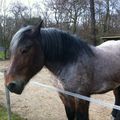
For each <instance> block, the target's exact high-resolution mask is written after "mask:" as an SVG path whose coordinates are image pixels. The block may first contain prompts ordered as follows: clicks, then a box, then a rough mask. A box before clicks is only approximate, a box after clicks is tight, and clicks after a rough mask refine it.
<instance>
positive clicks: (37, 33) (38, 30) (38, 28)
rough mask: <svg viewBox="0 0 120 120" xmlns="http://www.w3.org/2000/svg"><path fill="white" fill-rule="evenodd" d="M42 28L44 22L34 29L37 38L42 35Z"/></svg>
mask: <svg viewBox="0 0 120 120" xmlns="http://www.w3.org/2000/svg"><path fill="white" fill-rule="evenodd" d="M42 26H43V20H42V21H41V22H40V23H39V24H38V25H36V27H35V28H34V29H33V34H34V35H35V36H37V35H39V34H40V29H41V28H42Z"/></svg>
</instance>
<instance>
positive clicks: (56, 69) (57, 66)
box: [45, 61, 64, 76]
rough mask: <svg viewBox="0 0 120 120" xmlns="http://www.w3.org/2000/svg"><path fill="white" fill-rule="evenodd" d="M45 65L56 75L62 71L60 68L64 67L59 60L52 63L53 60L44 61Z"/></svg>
mask: <svg viewBox="0 0 120 120" xmlns="http://www.w3.org/2000/svg"><path fill="white" fill-rule="evenodd" d="M45 66H46V67H47V68H48V70H50V71H51V72H52V73H53V74H54V75H56V76H58V75H59V74H60V72H61V71H62V69H63V68H64V66H63V65H62V64H61V63H59V62H54V63H53V62H49V61H46V63H45Z"/></svg>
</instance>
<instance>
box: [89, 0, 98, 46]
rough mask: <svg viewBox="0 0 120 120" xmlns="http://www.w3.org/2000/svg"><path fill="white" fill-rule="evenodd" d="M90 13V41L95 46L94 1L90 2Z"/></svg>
mask: <svg viewBox="0 0 120 120" xmlns="http://www.w3.org/2000/svg"><path fill="white" fill-rule="evenodd" d="M90 13H91V35H92V37H91V38H92V41H93V45H96V44H97V41H96V29H95V24H96V21H95V7H94V0H90Z"/></svg>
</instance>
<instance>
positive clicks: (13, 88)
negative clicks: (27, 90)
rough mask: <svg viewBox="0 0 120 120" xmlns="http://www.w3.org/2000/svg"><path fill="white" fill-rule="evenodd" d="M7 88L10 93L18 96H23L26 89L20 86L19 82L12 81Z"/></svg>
mask: <svg viewBox="0 0 120 120" xmlns="http://www.w3.org/2000/svg"><path fill="white" fill-rule="evenodd" d="M7 88H8V89H9V90H10V92H13V93H16V94H21V93H22V91H23V89H24V87H23V86H22V85H20V84H17V82H15V81H12V82H11V83H9V84H8V85H7Z"/></svg>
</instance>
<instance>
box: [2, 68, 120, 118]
mask: <svg viewBox="0 0 120 120" xmlns="http://www.w3.org/2000/svg"><path fill="white" fill-rule="evenodd" d="M4 71H5V70H4V69H3V70H0V75H3V72H4ZM30 84H31V85H33V86H34V87H38V88H45V89H47V90H49V91H54V92H60V93H62V94H65V95H69V96H72V97H76V98H78V99H82V100H85V101H89V102H90V103H93V104H96V105H100V106H104V107H106V108H108V109H113V108H114V109H116V110H120V106H118V105H113V104H111V103H109V102H107V101H103V100H102V99H96V98H91V97H87V96H84V95H80V94H76V93H72V92H69V91H65V90H62V89H59V88H56V87H53V86H49V85H46V84H42V83H39V82H36V81H31V82H30ZM6 104H7V110H8V118H9V119H8V120H10V116H11V115H10V113H11V111H10V110H11V108H10V95H9V92H8V91H7V90H6Z"/></svg>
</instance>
